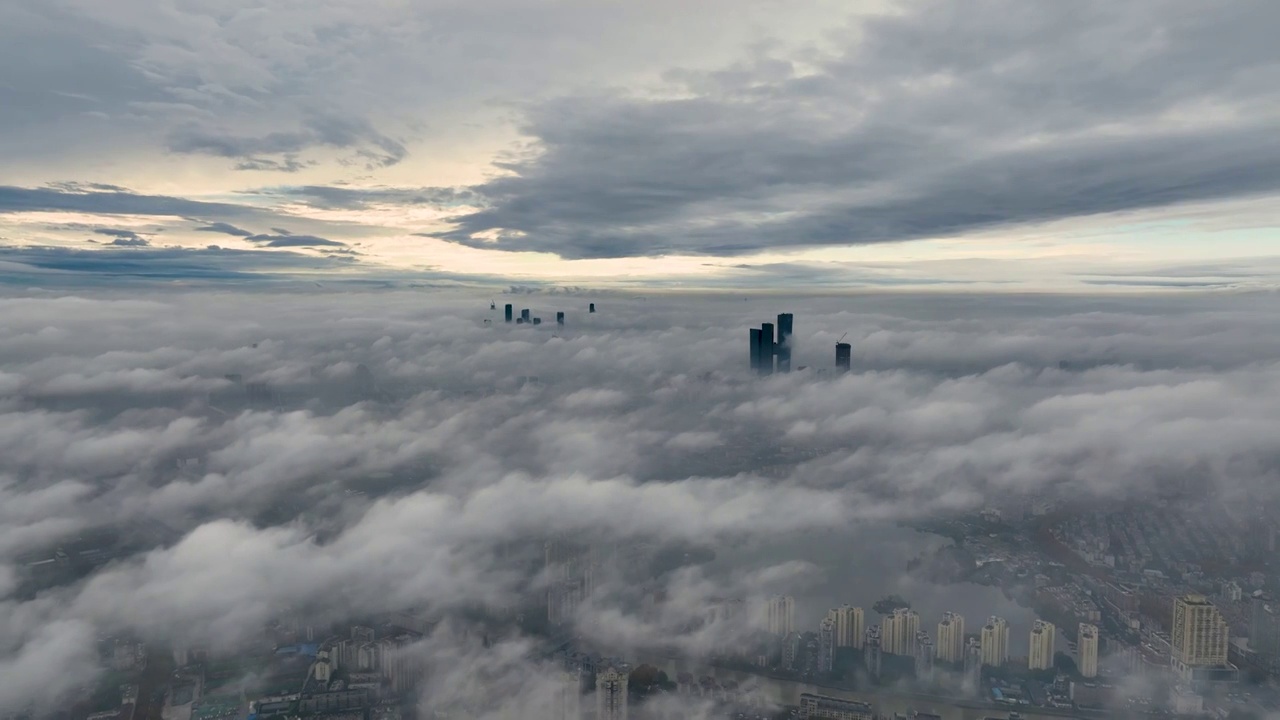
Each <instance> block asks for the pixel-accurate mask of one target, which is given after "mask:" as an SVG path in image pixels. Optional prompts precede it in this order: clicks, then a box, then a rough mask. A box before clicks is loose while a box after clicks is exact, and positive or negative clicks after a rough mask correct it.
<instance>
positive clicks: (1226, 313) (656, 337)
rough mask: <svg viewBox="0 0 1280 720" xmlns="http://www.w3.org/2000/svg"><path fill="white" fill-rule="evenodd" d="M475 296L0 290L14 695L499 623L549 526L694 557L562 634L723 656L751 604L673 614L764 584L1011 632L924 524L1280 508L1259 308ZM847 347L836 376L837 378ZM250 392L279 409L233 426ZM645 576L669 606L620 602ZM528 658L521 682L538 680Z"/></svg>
mask: <svg viewBox="0 0 1280 720" xmlns="http://www.w3.org/2000/svg"><path fill="white" fill-rule="evenodd" d="M497 299H498V300H499V309H498V310H494V311H491V310H490V309H489V306H488V303H487V302H486V298H484V297H478V293H477V292H476V291H474V290H465V291H464V290H444V289H413V290H387V289H359V290H333V289H319V288H315V287H314V286H313V287H311V288H310V289H305V288H299V287H298V286H296V285H294V286H288V287H285V288H270V289H266V290H263V289H245V288H243V287H239V286H234V287H230V286H219V287H216V288H205V289H190V288H156V289H154V290H153V291H151V292H148V293H146V294H142V295H140V294H139V293H137V292H136V289H134V288H120V289H101V288H98V289H91V290H82V291H79V292H76V293H72V292H67V291H64V290H46V291H42V292H37V291H25V292H23V293H9V294H4V295H2V296H0V347H2V348H4V352H3V354H0V361H2V362H0V707H25V706H27V704H29V703H36V704H37V706H41V705H40V703H47V702H51V701H52V700H53V699H55V698H58V697H61V696H62V694H64V693H66V692H68V691H69V689H70V688H72V687H75V686H77V685H79V684H83V683H92V682H93V681H94V679H95V678H98V677H100V675H99V674H98V673H99V672H100V668H101V666H100V664H99V660H98V655H97V651H96V642H97V639H98V638H100V637H112V636H121V635H125V636H135V637H140V638H143V639H145V640H147V641H148V642H151V643H153V644H159V645H160V646H164V644H167V643H178V644H187V643H203V644H207V645H208V646H210V647H212V648H214V649H215V650H219V651H231V650H233V649H235V648H240V647H243V645H242V644H243V643H248V642H252V641H253V640H254V639H255V638H258V637H259V636H260V633H261V628H262V627H263V626H264V624H265V623H267V622H268V621H269V620H270V619H272V618H274V617H277V616H278V615H279V614H280V613H283V612H286V609H287V608H295V609H297V608H300V607H301V608H302V609H304V610H305V611H307V612H309V613H310V615H309V617H310V618H312V619H313V620H314V621H315V622H324V621H327V620H342V619H348V618H350V617H351V615H352V614H357V613H369V612H378V611H392V610H399V609H403V608H405V607H428V608H431V609H432V611H433V612H437V613H439V614H440V615H441V616H442V617H446V618H447V617H450V616H451V615H450V614H451V613H453V612H454V611H461V610H463V609H467V608H475V607H483V608H488V609H490V610H493V611H497V610H500V609H502V608H510V607H513V606H518V605H519V604H520V602H521V600H522V598H527V597H528V596H529V595H528V594H529V593H530V592H534V593H536V592H537V590H536V588H537V587H538V586H537V584H536V583H537V580H536V579H531V578H530V576H529V575H528V573H527V565H524V564H522V563H524V562H525V560H528V559H529V558H527V557H525V556H524V555H522V554H521V553H520V552H517V553H516V555H514V556H513V555H511V554H510V553H511V549H512V548H513V547H515V548H521V547H523V548H524V549H525V550H529V548H533V550H532V551H531V552H533V554H534V555H537V550H538V549H539V548H541V543H542V541H543V540H545V539H546V538H547V537H555V536H560V535H569V536H572V537H577V538H583V539H590V540H592V541H597V542H600V543H604V545H606V546H608V545H610V544H616V545H619V546H621V547H623V548H636V547H665V546H667V545H668V544H670V543H683V544H685V545H692V546H696V547H705V548H711V549H713V550H714V551H716V553H717V558H716V562H715V563H712V564H711V565H707V566H698V567H693V568H688V569H686V570H683V571H678V572H672V573H667V574H665V575H661V576H657V577H654V578H652V579H650V580H649V581H648V582H646V583H645V584H636V583H635V582H630V581H627V580H626V579H625V578H621V577H619V575H618V574H619V573H621V572H623V570H625V567H624V565H625V564H615V563H605V565H604V568H603V569H602V571H601V579H600V584H601V588H602V590H601V594H600V595H599V597H598V598H597V599H596V600H595V601H593V603H591V604H589V605H588V607H586V608H585V609H584V610H583V611H582V613H581V614H580V616H578V617H577V618H576V620H575V628H576V631H577V632H579V633H580V634H581V636H582V637H583V638H585V639H586V641H588V642H595V643H599V644H600V645H601V646H603V647H608V648H610V649H612V650H614V651H615V652H616V653H617V654H621V655H624V656H634V655H631V654H632V653H637V652H641V651H644V650H646V649H650V650H651V649H652V648H653V647H654V646H655V645H659V646H665V645H675V646H677V647H680V648H682V649H684V650H687V651H689V652H693V653H698V652H705V651H707V650H708V649H709V648H711V647H714V646H716V644H717V643H723V642H730V641H734V640H735V639H739V640H740V639H741V638H743V637H745V636H746V633H747V628H746V627H745V626H744V625H742V624H741V623H743V622H744V621H743V620H742V619H739V620H737V621H735V622H729V621H725V622H724V623H719V624H713V625H712V626H709V627H707V628H705V629H704V630H702V631H699V632H696V633H691V632H688V631H687V630H686V629H685V628H686V625H687V623H688V622H689V620H690V619H691V618H693V617H700V616H701V614H702V613H704V612H706V611H707V609H708V608H711V607H714V606H715V603H716V602H718V601H719V600H720V599H723V598H725V597H737V598H742V599H744V600H745V601H746V602H747V603H749V604H750V603H756V604H758V603H760V602H763V601H764V600H765V599H766V598H768V597H769V596H771V595H772V594H774V593H779V592H786V593H790V594H793V595H794V596H796V598H797V605H798V611H799V616H798V620H799V622H801V623H802V624H804V625H805V626H806V627H807V626H811V625H812V624H813V623H815V622H816V621H817V619H818V614H819V613H820V612H821V610H822V609H823V608H825V607H830V606H833V605H838V604H840V603H843V602H855V603H870V602H872V601H873V600H874V599H875V598H877V597H879V595H880V594H881V591H883V592H886V593H887V592H890V591H896V592H900V593H902V594H903V595H904V596H906V597H907V598H908V599H910V600H912V601H914V602H915V603H917V604H918V607H920V608H921V610H922V612H923V613H925V616H926V620H927V621H928V622H935V621H936V620H934V619H932V616H933V615H935V614H937V613H940V612H941V611H942V610H943V609H958V610H960V611H962V612H964V613H966V614H968V615H971V616H973V617H974V619H975V620H974V621H976V620H977V619H980V618H982V617H985V615H986V614H989V613H992V612H1002V613H1005V614H1007V615H1009V617H1010V619H1011V620H1012V621H1014V622H1015V625H1014V629H1015V631H1016V632H1019V633H1021V632H1023V631H1024V630H1025V628H1026V624H1027V623H1029V622H1030V614H1029V612H1028V611H1026V610H1021V609H1018V608H1014V607H1012V605H1011V604H1010V603H1009V602H1008V601H1007V600H1005V599H1004V598H1002V597H1001V596H1000V594H999V592H998V591H997V590H995V589H993V588H986V589H982V588H969V589H965V588H962V587H957V586H952V585H946V586H944V585H938V584H936V583H934V582H932V581H930V580H929V579H928V578H926V577H920V576H918V575H914V574H913V573H911V572H909V571H908V570H907V568H906V562H907V561H908V560H910V559H911V558H912V557H914V556H915V555H916V554H917V553H919V552H921V551H923V550H925V549H927V548H929V547H936V546H937V545H938V544H939V542H940V539H939V538H930V537H926V536H919V535H917V534H916V533H913V532H911V531H908V530H906V529H904V528H899V527H895V523H898V522H902V521H908V522H909V521H913V520H920V519H927V518H934V517H938V516H946V515H951V514H954V513H969V512H976V511H978V510H981V509H983V508H987V507H1018V506H1022V507H1024V508H1025V506H1026V504H1027V503H1029V502H1031V501H1032V500H1033V499H1036V500H1044V499H1061V500H1068V501H1070V502H1072V503H1075V505H1074V506H1075V507H1085V508H1088V507H1097V508H1116V507H1123V506H1124V503H1126V502H1142V503H1149V502H1151V501H1152V500H1153V499H1155V498H1158V497H1161V496H1162V495H1164V494H1167V493H1168V492H1169V491H1170V490H1171V489H1176V488H1186V487H1198V488H1201V489H1203V490H1204V491H1205V492H1206V493H1207V495H1208V496H1210V497H1212V498H1215V500H1216V501H1220V502H1223V503H1227V504H1229V505H1232V506H1234V507H1235V508H1236V509H1237V511H1238V512H1241V513H1243V515H1242V517H1245V516H1248V514H1249V513H1250V512H1255V511H1257V509H1259V508H1264V509H1265V508H1267V507H1270V505H1269V503H1273V502H1274V501H1275V499H1276V497H1275V489H1276V488H1277V487H1280V485H1277V482H1276V480H1277V474H1278V473H1280V453H1278V452H1277V446H1276V438H1277V437H1280V411H1278V410H1277V406H1276V403H1275V402H1274V401H1273V398H1274V397H1275V396H1276V393H1277V391H1278V390H1280V364H1278V363H1277V361H1276V358H1277V357H1280V327H1278V324H1280V321H1278V320H1277V318H1280V313H1277V312H1276V300H1275V298H1274V296H1273V295H1270V294H1267V295H1257V294H1203V293H1195V294H1186V295H1176V296H1167V295H1165V296H1147V295H1137V296H1126V295H1118V296H1084V295H1080V294H1064V295H1056V296H1049V295H1045V294H1025V295H1016V296H1014V295H1010V294H1007V293H991V294H981V293H974V292H971V291H966V292H962V293H955V294H952V295H940V294H938V293H937V292H930V293H887V294H884V293H882V294H869V295H866V296H861V297H833V298H813V297H805V298H776V297H763V298H751V299H747V300H744V299H742V298H741V297H736V296H734V297H730V296H725V295H706V294H698V295H689V296H674V295H672V296H653V297H642V298H636V297H633V296H631V295H630V294H620V293H614V294H610V293H600V294H595V293H593V294H578V293H550V292H533V293H508V294H504V295H500V296H497ZM503 301H508V302H512V303H514V304H515V305H516V307H517V308H521V307H529V308H530V309H531V310H532V311H533V313H534V314H536V315H539V316H542V317H547V318H549V317H551V315H552V313H553V312H555V311H557V310H562V311H564V312H565V313H566V325H565V327H564V328H556V327H555V326H554V325H551V324H549V323H544V324H543V325H540V326H537V327H533V326H516V325H506V324H505V323H502V322H501V321H500V317H501V304H503ZM587 302H595V303H596V304H597V309H598V311H597V312H596V313H595V314H590V313H587V312H586V309H585V306H586V303H587ZM782 310H791V311H793V312H795V352H794V357H793V364H794V365H795V366H796V367H797V368H799V366H801V365H803V366H806V367H807V368H808V369H806V370H804V371H800V370H798V369H797V370H796V371H795V372H792V373H790V374H786V375H781V374H779V375H774V376H772V377H770V378H757V377H755V376H753V375H751V374H750V373H749V372H748V370H747V367H746V365H747V358H746V355H747V348H746V344H747V343H746V337H745V333H744V332H742V330H741V328H742V327H744V326H747V325H750V324H754V323H757V322H759V321H761V320H762V319H764V318H769V317H772V314H773V313H776V312H778V311H782ZM486 319H488V320H495V319H496V320H498V322H491V323H490V324H488V325H486V324H485V322H484V321H485V320H486ZM842 336H844V337H845V338H846V340H847V341H848V342H850V343H851V344H852V346H853V351H852V361H853V370H852V372H850V373H848V374H844V375H836V374H834V373H833V372H831V366H832V354H833V353H832V345H833V344H834V343H835V341H836V340H837V339H839V338H840V337H842ZM1063 361H1066V362H1067V363H1068V364H1067V366H1066V367H1065V368H1064V367H1063V366H1062V364H1061V363H1062V362H1063ZM361 366H363V367H364V368H365V370H367V373H366V372H365V370H362V369H361ZM228 376H239V377H238V378H236V377H230V378H229V377H228ZM364 377H369V378H371V379H372V387H369V385H368V384H367V383H366V382H365V381H364V380H362V379H361V378H364ZM528 377H534V378H536V381H534V382H529V381H526V380H522V379H521V378H528ZM241 383H245V384H247V383H265V384H266V385H267V387H268V388H270V390H271V392H273V393H274V395H275V398H276V401H275V403H273V404H271V405H267V406H261V405H260V406H246V404H245V402H244V390H243V388H242V387H241V386H240V384H241ZM188 459H189V460H192V461H194V464H192V465H188V466H183V467H180V466H179V461H180V460H188ZM101 529H113V530H116V531H118V532H120V533H122V535H123V536H124V537H125V538H132V539H133V544H131V545H129V548H130V549H129V550H128V551H127V552H125V553H123V554H122V555H121V556H120V557H118V558H117V559H116V560H115V561H114V562H112V563H111V564H108V565H106V566H104V567H101V568H99V569H98V570H96V571H95V572H93V573H92V574H89V575H88V576H85V577H83V578H80V579H78V580H76V581H74V582H68V583H63V584H59V585H56V586H52V587H47V588H45V589H43V590H42V591H41V592H39V593H34V594H33V593H32V592H30V591H29V590H28V589H27V588H28V583H29V582H30V575H29V572H30V571H29V569H28V568H27V567H26V563H27V562H29V561H30V560H31V559H32V558H36V559H39V558H43V557H47V556H49V554H50V553H51V552H52V549H53V548H56V547H59V546H62V545H66V544H67V543H72V542H74V541H75V538H76V537H78V536H82V535H85V534H86V533H89V532H91V531H94V530H101ZM522 558H523V559H522ZM534 560H535V564H536V558H534ZM531 583H532V584H531ZM653 591H661V592H663V593H665V594H666V596H667V598H668V600H667V603H666V604H665V605H664V606H663V609H662V610H661V612H658V613H657V614H644V613H637V612H636V611H635V608H636V607H637V606H638V605H639V604H640V603H641V602H642V601H643V598H642V597H641V596H642V595H643V594H648V593H650V592H653ZM432 638H433V639H432V640H431V642H430V645H429V649H430V652H431V656H432V657H433V658H436V659H437V660H440V658H453V657H454V656H455V655H460V656H463V657H467V658H472V660H471V661H468V662H471V663H472V664H470V665H465V666H460V665H457V664H456V663H455V664H450V662H452V661H450V662H445V661H444V660H440V661H441V662H445V664H446V665H449V667H452V668H453V669H454V670H457V671H460V668H462V667H467V668H476V667H478V666H479V665H483V666H486V667H489V666H491V665H493V664H494V663H498V662H499V660H500V659H501V658H506V657H507V656H505V655H502V654H501V653H502V652H509V653H511V655H512V658H508V659H507V660H502V663H506V662H507V661H508V660H509V661H510V664H511V665H512V667H513V668H514V667H519V666H520V665H519V663H518V662H517V661H516V660H515V659H513V658H516V657H524V655H522V654H521V653H523V652H525V651H526V650H527V648H525V647H524V645H523V644H524V643H527V640H525V639H521V638H513V639H511V640H510V642H511V643H512V645H511V646H510V647H507V648H506V649H505V650H502V651H501V652H500V653H499V656H498V657H495V656H494V655H491V654H489V653H488V652H487V651H485V652H482V651H481V649H479V648H476V647H474V644H475V642H476V638H475V637H474V636H473V637H472V638H471V639H470V640H469V641H463V640H459V641H456V642H455V641H448V640H446V639H442V638H440V637H437V636H432ZM1015 646H1016V644H1015ZM504 647H506V646H504ZM495 652H497V651H495ZM499 664H501V663H499ZM505 666H506V665H503V667H505ZM512 671H513V672H515V670H514V669H513V670H512ZM523 672H524V674H523V675H521V677H523V678H526V679H528V680H529V681H530V682H531V683H532V685H531V686H530V688H531V689H530V690H529V692H531V693H535V694H536V693H538V692H542V690H540V689H539V688H542V685H540V684H539V682H542V681H545V680H546V679H547V678H549V677H554V675H550V674H548V673H547V672H545V671H544V669H540V668H536V667H533V668H530V667H528V666H525V670H524V671H523ZM431 677H432V682H443V681H444V680H445V679H446V678H447V677H448V676H447V674H446V675H438V674H437V675H432V676H431ZM49 678H53V679H54V680H49ZM539 678H541V680H538V679H539ZM455 690H456V688H455ZM522 697H523V696H522Z"/></svg>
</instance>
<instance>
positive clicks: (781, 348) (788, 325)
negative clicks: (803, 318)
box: [778, 313, 793, 372]
mask: <svg viewBox="0 0 1280 720" xmlns="http://www.w3.org/2000/svg"><path fill="white" fill-rule="evenodd" d="M792 320H793V317H792V315H791V313H778V372H791V332H792V327H793V325H792Z"/></svg>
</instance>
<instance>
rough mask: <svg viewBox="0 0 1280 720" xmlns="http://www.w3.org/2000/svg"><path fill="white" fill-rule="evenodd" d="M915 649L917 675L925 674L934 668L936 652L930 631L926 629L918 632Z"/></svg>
mask: <svg viewBox="0 0 1280 720" xmlns="http://www.w3.org/2000/svg"><path fill="white" fill-rule="evenodd" d="M914 651H915V661H916V675H917V676H924V675H926V674H928V673H929V671H931V670H933V656H934V653H935V650H934V648H933V640H932V639H930V638H929V633H927V632H925V631H924V630H921V631H919V632H917V633H916V639H915V644H914Z"/></svg>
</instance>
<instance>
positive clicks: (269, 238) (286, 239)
mask: <svg viewBox="0 0 1280 720" xmlns="http://www.w3.org/2000/svg"><path fill="white" fill-rule="evenodd" d="M275 229H276V231H277V232H278V233H279V234H276V235H269V234H259V235H250V236H248V237H246V238H245V240H248V241H249V242H255V243H259V244H261V245H264V246H266V247H345V246H346V243H343V242H338V241H337V240H329V239H327V238H322V237H316V236H315V235H291V234H289V233H287V232H282V231H280V230H279V229H278V228H275Z"/></svg>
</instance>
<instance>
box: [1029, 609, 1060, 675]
mask: <svg viewBox="0 0 1280 720" xmlns="http://www.w3.org/2000/svg"><path fill="white" fill-rule="evenodd" d="M1057 635H1058V628H1056V627H1054V625H1053V623H1051V622H1048V621H1045V620H1036V621H1035V622H1034V623H1032V624H1031V651H1030V653H1029V654H1028V655H1027V667H1028V668H1029V669H1031V670H1049V669H1051V668H1053V649H1054V641H1055V639H1056V638H1057Z"/></svg>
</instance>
